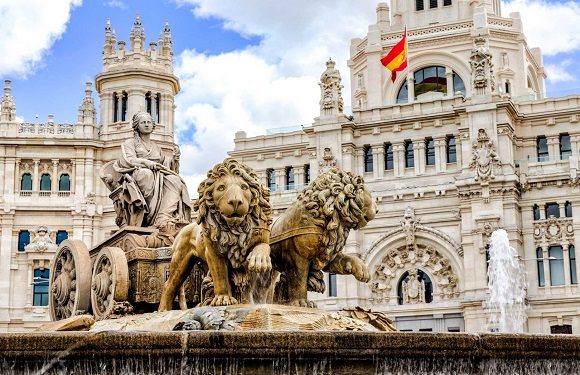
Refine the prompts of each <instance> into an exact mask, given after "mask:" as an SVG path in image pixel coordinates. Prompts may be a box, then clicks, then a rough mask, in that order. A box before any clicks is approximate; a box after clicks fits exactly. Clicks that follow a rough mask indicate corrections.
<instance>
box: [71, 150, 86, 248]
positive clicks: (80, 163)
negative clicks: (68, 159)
mask: <svg viewBox="0 0 580 375" xmlns="http://www.w3.org/2000/svg"><path fill="white" fill-rule="evenodd" d="M73 165H74V166H76V168H73V171H74V173H73V174H74V175H75V180H74V181H75V186H76V187H75V194H77V193H78V194H80V198H82V197H83V196H84V194H85V189H84V187H85V185H84V178H83V177H84V175H85V159H84V158H78V159H76V160H74V161H73ZM78 239H80V236H79V237H78Z"/></svg>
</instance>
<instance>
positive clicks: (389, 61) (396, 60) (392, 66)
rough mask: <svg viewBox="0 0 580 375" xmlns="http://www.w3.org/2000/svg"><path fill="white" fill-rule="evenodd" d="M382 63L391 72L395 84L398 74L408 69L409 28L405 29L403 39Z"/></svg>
mask: <svg viewBox="0 0 580 375" xmlns="http://www.w3.org/2000/svg"><path fill="white" fill-rule="evenodd" d="M381 63H382V64H383V65H384V66H385V68H387V69H389V70H390V71H391V79H392V80H393V82H395V79H396V78H397V72H400V71H403V70H405V69H407V28H405V33H404V34H403V39H401V41H399V43H397V44H396V45H395V46H394V47H393V49H391V50H390V51H389V53H388V54H387V56H385V57H383V58H382V59H381Z"/></svg>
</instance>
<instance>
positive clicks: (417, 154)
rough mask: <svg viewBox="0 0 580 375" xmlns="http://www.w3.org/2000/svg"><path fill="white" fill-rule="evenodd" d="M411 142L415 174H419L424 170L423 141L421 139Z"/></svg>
mask: <svg viewBox="0 0 580 375" xmlns="http://www.w3.org/2000/svg"><path fill="white" fill-rule="evenodd" d="M412 142H413V158H414V159H415V160H414V163H415V174H421V173H424V172H425V142H424V141H422V140H421V141H412Z"/></svg>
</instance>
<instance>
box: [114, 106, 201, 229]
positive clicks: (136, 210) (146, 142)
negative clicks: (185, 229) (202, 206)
mask: <svg viewBox="0 0 580 375" xmlns="http://www.w3.org/2000/svg"><path fill="white" fill-rule="evenodd" d="M132 125H133V130H134V136H133V138H131V139H128V140H126V141H125V142H124V143H123V144H122V145H121V158H120V159H119V160H117V161H115V162H114V163H113V164H112V169H113V171H114V174H115V175H117V176H119V175H120V176H121V178H120V179H115V178H112V177H111V175H105V176H104V177H103V180H104V181H105V183H106V184H107V185H108V186H109V188H110V189H111V191H113V192H114V191H115V190H114V188H115V185H120V186H122V199H120V200H117V201H116V205H117V204H120V205H122V207H118V209H117V207H116V209H117V214H118V215H119V214H120V211H128V212H125V216H126V217H123V216H122V215H120V217H121V218H120V219H119V217H118V220H117V224H118V225H119V226H122V225H123V224H128V225H136V226H141V227H156V228H159V229H161V230H163V229H164V228H167V227H168V226H175V224H177V223H189V222H190V220H191V201H190V199H189V194H188V192H187V187H186V185H185V182H183V180H182V179H181V177H179V175H178V171H179V156H180V154H179V149H178V148H175V150H174V151H173V155H172V156H171V157H167V156H164V155H163V154H162V152H161V148H160V147H159V146H158V145H157V144H156V143H155V142H153V140H151V133H152V132H153V130H154V128H155V123H154V122H153V119H152V117H151V115H150V114H149V113H147V112H137V113H136V114H135V115H134V116H133V124H132ZM113 171H111V172H113ZM119 190H120V189H119Z"/></svg>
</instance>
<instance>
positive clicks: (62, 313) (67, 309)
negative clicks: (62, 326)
mask: <svg viewBox="0 0 580 375" xmlns="http://www.w3.org/2000/svg"><path fill="white" fill-rule="evenodd" d="M48 295H49V305H50V306H49V310H50V319H51V320H53V321H54V320H62V319H66V318H70V317H71V316H73V315H76V314H77V313H79V312H83V311H84V312H87V311H88V310H89V307H90V303H91V257H90V256H89V249H88V248H87V246H86V245H85V244H84V243H83V242H82V241H79V240H65V241H63V242H62V243H61V244H60V247H59V249H58V252H57V253H56V256H55V258H54V262H53V264H52V267H51V269H50V281H49V294H48Z"/></svg>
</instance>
